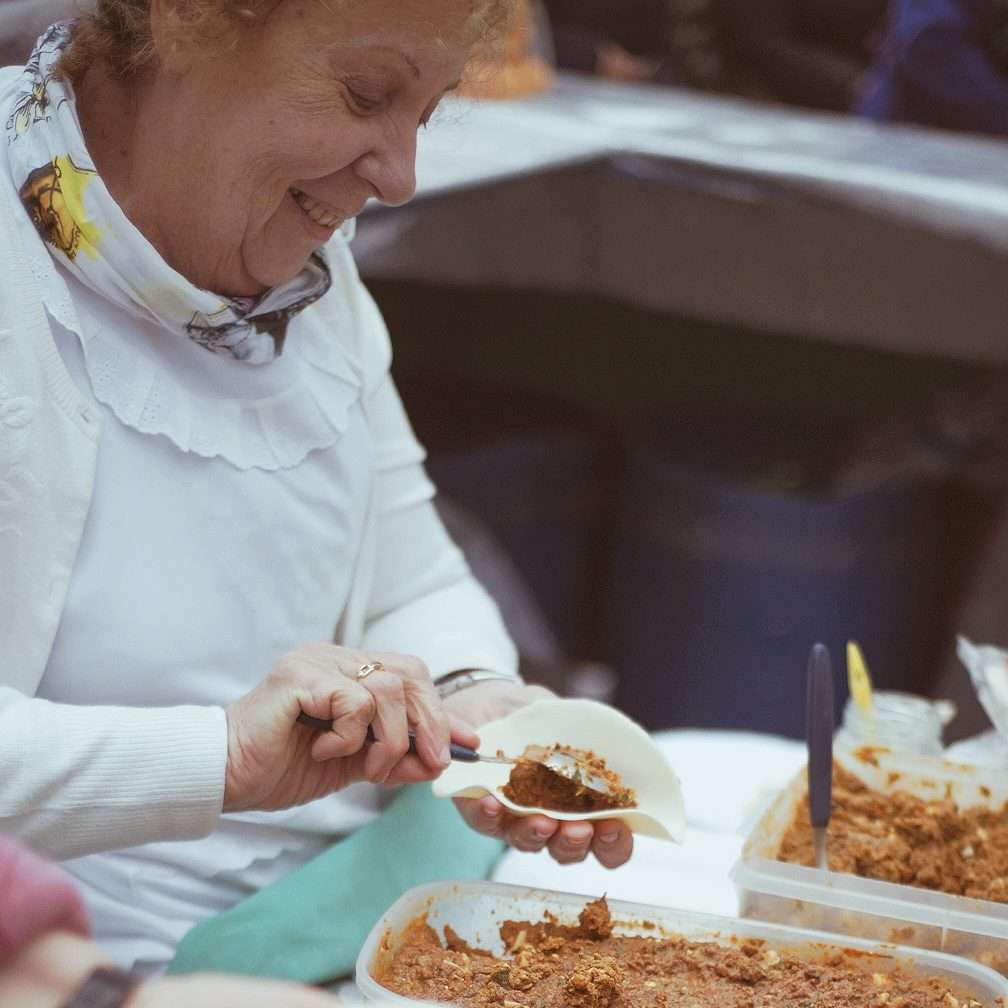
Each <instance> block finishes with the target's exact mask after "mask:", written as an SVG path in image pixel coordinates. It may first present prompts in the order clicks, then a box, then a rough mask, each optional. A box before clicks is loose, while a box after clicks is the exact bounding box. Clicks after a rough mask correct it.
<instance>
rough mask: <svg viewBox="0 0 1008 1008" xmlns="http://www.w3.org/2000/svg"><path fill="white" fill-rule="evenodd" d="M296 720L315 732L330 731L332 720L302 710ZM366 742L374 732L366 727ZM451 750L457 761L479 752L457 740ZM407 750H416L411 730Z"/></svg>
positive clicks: (473, 758) (471, 758)
mask: <svg viewBox="0 0 1008 1008" xmlns="http://www.w3.org/2000/svg"><path fill="white" fill-rule="evenodd" d="M297 719H298V721H300V722H301V724H303V725H307V726H308V727H309V728H314V729H315V731H317V732H327V731H332V721H327V720H326V719H325V718H317V717H312V716H311V714H305V712H304V711H302V712H301V713H300V714H298V716H297ZM365 738H366V739H367V741H368V742H374V741H375V733H374V731H373V730H372V729H371V727H370V726H369V727H368V730H367V735H366V736H365ZM448 749H449V751H450V752H451V758H452V759H453V760H455V761H456V762H458V763H478V762H479V758H480V757H479V753H478V752H476V750H475V749H470V748H469V747H468V746H464V745H459V744H458V743H457V742H452V743H451V745H449V747H448ZM409 751H410V752H411V753H415V752H416V735H414V734H413V732H410V733H409Z"/></svg>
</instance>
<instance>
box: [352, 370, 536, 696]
mask: <svg viewBox="0 0 1008 1008" xmlns="http://www.w3.org/2000/svg"><path fill="white" fill-rule="evenodd" d="M368 416H369V419H370V422H371V430H372V436H373V437H374V438H375V454H376V460H377V465H376V485H375V508H376V510H377V564H376V570H375V579H374V583H373V585H372V587H371V593H370V598H369V603H368V609H367V613H366V622H365V631H364V640H363V643H362V645H361V646H362V647H364V648H365V649H368V650H372V649H375V650H380V649H393V650H396V651H402V652H405V653H407V654H415V655H418V656H419V657H420V658H422V659H423V660H424V662H425V663H426V664H427V667H428V668H429V669H430V671H431V675H432V676H433V677H434V678H435V679H437V678H438V677H439V676H442V675H445V674H446V673H448V672H451V671H454V670H456V669H462V668H474V667H476V668H489V669H494V670H498V671H502V672H510V673H513V674H515V675H517V665H518V659H517V654H516V652H515V648H514V645H513V644H512V643H511V639H510V637H509V636H508V633H507V631H506V630H505V628H504V623H503V621H502V620H501V617H500V613H499V611H498V609H497V606H496V604H495V603H494V602H493V601H492V600H491V599H490V596H489V595H487V593H486V591H484V589H483V588H482V586H481V585H480V584H479V583H478V582H477V581H476V579H475V578H474V577H473V576H472V573H471V572H470V570H469V565H468V564H467V563H466V561H465V558H464V557H463V555H462V552H461V551H460V550H459V549H458V547H456V546H455V544H454V543H453V542H452V541H451V539H450V538H449V537H448V533H447V532H446V531H445V529H444V526H443V525H442V524H441V519H440V518H439V517H438V515H437V512H436V511H435V509H434V505H433V503H432V501H433V497H434V494H435V490H434V485H433V484H432V483H431V481H430V480H429V479H428V478H427V476H426V474H425V473H424V470H423V464H422V463H423V459H424V451H423V449H422V448H421V447H420V445H419V443H418V442H417V440H416V438H415V437H414V435H413V432H412V430H411V428H410V425H409V421H408V420H407V419H406V414H405V411H404V410H403V407H402V403H401V402H400V401H399V395H398V393H397V392H396V389H395V386H394V385H393V383H392V379H391V377H389V376H386V377H385V378H384V379H383V380H382V381H381V382H380V384H379V385H378V386H377V387H376V389H375V390H374V392H373V393H372V394H371V397H370V400H369V403H368Z"/></svg>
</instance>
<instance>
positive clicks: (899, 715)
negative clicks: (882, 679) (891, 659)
mask: <svg viewBox="0 0 1008 1008" xmlns="http://www.w3.org/2000/svg"><path fill="white" fill-rule="evenodd" d="M873 701H874V702H873V707H872V710H871V712H870V713H869V712H868V711H865V710H862V709H861V708H860V707H859V706H858V705H857V704H856V703H854V701H853V700H851V699H849V698H848V700H847V706H846V707H844V713H843V724H842V725H841V726H840V730H839V731H838V732H837V737H836V743H837V745H838V746H839V747H841V748H845V749H857V748H858V747H859V746H881V747H883V748H885V749H892V750H893V751H894V752H910V753H917V754H919V755H921V756H941V754H942V752H943V751H944V746H943V744H942V732H943V731H944V729H945V726H946V725H947V724H948V723H949V722H950V721H951V720H952V718H954V717H955V713H956V709H955V705H954V704H952V703H950V702H949V701H948V700H928V699H926V698H925V697H919V696H914V695H913V694H912V693H896V692H887V691H884V690H883V691H878V692H876V693H875V694H874V695H873Z"/></svg>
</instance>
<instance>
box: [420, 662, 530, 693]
mask: <svg viewBox="0 0 1008 1008" xmlns="http://www.w3.org/2000/svg"><path fill="white" fill-rule="evenodd" d="M494 679H498V680H505V681H507V682H513V683H514V684H515V685H516V686H524V685H525V683H524V682H523V680H522V678H521V676H518V675H515V674H514V673H513V672H495V671H494V670H493V669H458V670H456V671H455V672H448V673H447V674H446V675H443V676H441V677H440V678H439V679H438V680H437V681H436V682H435V683H434V687H435V689H436V690H437V692H438V696H439V697H440V698H441V699H442V700H444V699H445V698H446V697H450V696H451V695H452V694H453V693H458V691H459V690H464V689H466V688H467V687H469V686H475V685H476V684H477V683H481V682H490V681H491V680H494Z"/></svg>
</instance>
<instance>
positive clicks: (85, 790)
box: [0, 687, 227, 859]
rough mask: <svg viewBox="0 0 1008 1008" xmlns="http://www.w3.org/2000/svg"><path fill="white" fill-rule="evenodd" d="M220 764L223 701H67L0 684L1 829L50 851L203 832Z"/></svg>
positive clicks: (217, 804)
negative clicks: (149, 704)
mask: <svg viewBox="0 0 1008 1008" xmlns="http://www.w3.org/2000/svg"><path fill="white" fill-rule="evenodd" d="M226 766H227V722H226V718H225V714H224V710H223V709H222V708H219V707H168V708H147V709H143V708H134V707H89V706H72V705H69V704H56V703H51V702H50V701H48V700H40V699H37V698H29V697H26V696H25V695H24V694H23V693H19V692H18V691H17V690H13V689H10V688H7V687H0V767H3V782H2V785H0V832H9V833H11V834H13V835H14V836H16V837H19V838H20V839H21V840H23V841H24V842H25V843H27V844H28V845H30V846H31V847H33V848H34V849H35V850H37V851H40V852H42V853H44V854H48V855H49V856H51V857H54V858H62V859H65V858H72V857H80V856H82V855H84V854H91V853H95V852H97V851H101V850H110V849H113V848H116V847H132V846H135V845H137V844H143V843H150V842H152V841H157V840H194V839H198V838H199V837H203V836H206V835H208V834H209V833H210V832H212V831H213V829H214V827H215V826H216V823H217V819H218V817H219V816H220V813H221V806H222V804H223V800H224V777H225V770H226Z"/></svg>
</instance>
